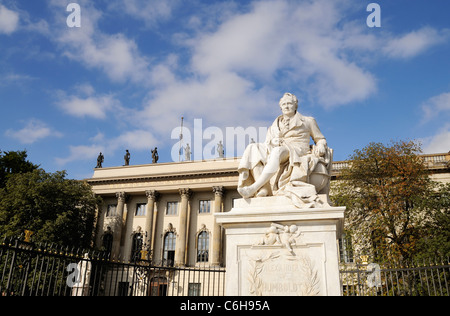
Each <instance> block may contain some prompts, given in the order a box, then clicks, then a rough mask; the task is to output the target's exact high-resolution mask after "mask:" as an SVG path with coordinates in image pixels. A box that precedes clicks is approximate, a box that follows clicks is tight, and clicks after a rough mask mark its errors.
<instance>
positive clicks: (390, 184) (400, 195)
mask: <svg viewBox="0 0 450 316" xmlns="http://www.w3.org/2000/svg"><path fill="white" fill-rule="evenodd" d="M420 153H421V148H420V145H418V144H417V143H416V142H414V141H399V142H392V143H391V144H390V145H389V146H385V145H383V144H381V143H371V144H369V145H368V146H367V147H365V148H364V149H362V150H356V151H355V152H354V154H353V155H352V156H351V157H350V163H349V166H348V167H347V168H344V169H343V170H342V171H341V175H340V176H339V178H338V180H339V181H336V182H335V184H334V187H333V192H334V193H333V197H332V198H333V200H334V202H335V203H336V204H337V205H345V206H347V214H346V231H347V233H348V234H350V235H351V236H352V239H353V242H354V243H355V244H356V247H357V250H358V251H360V252H365V253H372V254H373V255H374V256H375V257H376V259H377V260H383V259H387V258H390V259H392V258H394V259H400V260H402V259H409V258H411V257H412V256H413V255H415V254H417V253H418V252H420V251H422V250H423V248H424V246H425V245H426V244H429V243H430V239H429V238H428V241H427V240H426V239H427V235H425V234H426V233H429V232H430V231H431V230H432V229H433V228H432V227H434V229H437V228H439V229H441V231H440V232H443V234H441V233H440V232H436V231H435V234H434V235H435V236H433V238H442V239H447V243H448V228H449V227H448V224H449V222H448V215H449V214H448V207H449V198H448V187H447V191H445V190H446V188H445V186H442V185H440V184H438V183H436V182H434V181H432V180H431V179H430V178H429V175H428V173H427V170H426V168H425V165H424V162H423V160H422V158H421V157H420V155H419V154H420ZM442 226H443V227H442ZM442 228H443V230H442ZM445 229H446V231H447V236H445V233H444V230H445ZM436 235H439V237H436ZM438 248H439V249H438ZM435 251H436V252H442V251H448V248H447V250H445V249H442V247H437V248H436V249H435Z"/></svg>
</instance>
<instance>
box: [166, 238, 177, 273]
mask: <svg viewBox="0 0 450 316" xmlns="http://www.w3.org/2000/svg"><path fill="white" fill-rule="evenodd" d="M175 243H176V236H175V234H174V233H173V232H168V233H166V234H165V235H164V254H163V265H165V266H168V267H173V265H174V261H175Z"/></svg>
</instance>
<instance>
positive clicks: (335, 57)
mask: <svg viewBox="0 0 450 316" xmlns="http://www.w3.org/2000/svg"><path fill="white" fill-rule="evenodd" d="M342 3H345V1H333V2H331V1H313V2H301V3H298V2H290V1H282V0H277V1H259V2H253V4H252V5H251V6H250V7H249V10H247V11H246V12H239V11H235V12H234V14H230V12H229V11H228V13H227V14H228V15H227V16H228V18H227V19H225V20H224V21H221V22H220V23H218V24H217V26H216V27H208V28H207V31H203V32H202V31H200V30H198V29H197V33H196V34H195V36H194V37H192V36H191V37H189V35H187V34H184V35H183V36H178V37H177V41H178V43H179V44H180V43H181V44H184V45H186V46H188V47H189V48H190V49H191V52H192V56H191V58H190V61H189V64H188V70H189V72H190V73H192V74H194V75H192V77H179V76H177V71H178V70H179V69H180V68H181V67H184V69H186V66H185V65H182V66H180V67H177V65H164V64H161V65H159V66H158V67H155V68H154V69H153V71H152V75H151V76H150V78H151V80H152V84H153V85H154V86H156V88H155V90H154V91H152V92H151V93H150V94H149V100H148V101H147V102H146V104H145V105H144V109H143V111H142V112H141V113H139V119H140V120H141V121H142V122H143V123H144V124H148V125H147V126H151V127H152V128H154V129H155V130H157V131H158V132H159V133H162V132H163V133H165V134H166V135H168V134H169V132H170V130H171V129H173V128H174V127H176V126H178V125H179V119H180V117H181V116H183V115H185V117H186V116H189V117H190V118H191V119H192V118H203V119H205V120H206V121H207V123H208V124H214V125H215V126H219V127H224V126H238V125H244V124H245V126H250V125H253V126H265V125H268V124H269V123H270V122H267V121H263V120H264V118H267V117H268V116H269V115H270V116H273V115H276V114H277V113H279V111H278V106H277V102H278V99H279V98H280V97H281V95H282V94H283V93H284V92H286V91H285V90H290V92H294V93H298V92H300V94H305V95H306V96H307V97H308V98H309V99H311V100H314V101H315V102H316V103H319V104H320V105H321V106H324V107H333V106H339V105H343V104H347V103H350V102H354V101H360V100H364V99H366V98H367V97H369V96H370V95H371V94H372V93H374V92H375V91H376V80H375V78H374V76H373V75H372V74H371V73H369V72H368V71H366V70H364V68H363V67H362V66H361V65H358V64H357V63H356V62H351V61H349V59H348V58H346V53H347V51H348V50H350V49H351V50H352V51H355V50H363V51H366V50H367V49H368V48H367V46H363V47H360V46H358V45H355V43H357V41H356V40H354V38H360V37H361V34H362V32H363V31H362V30H356V31H355V29H354V28H352V29H351V30H352V31H344V30H342V29H341V28H339V27H337V25H338V24H339V23H341V22H342V21H341V19H342V15H341V13H342V12H341V10H340V5H341V4H342ZM349 29H350V28H349ZM351 43H353V46H351V47H350V48H349V46H350V45H352V44H351ZM300 96H301V95H299V97H300ZM249 118H252V119H253V121H249Z"/></svg>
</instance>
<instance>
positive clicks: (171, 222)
mask: <svg viewBox="0 0 450 316" xmlns="http://www.w3.org/2000/svg"><path fill="white" fill-rule="evenodd" d="M424 160H425V163H426V165H427V167H428V169H429V170H430V173H431V177H432V178H433V179H434V180H436V181H442V182H450V153H447V154H435V155H424ZM345 164H346V162H345V161H344V162H334V163H333V173H332V180H333V179H335V177H336V175H337V174H338V173H339V170H340V168H342V167H343V166H344V165H345ZM238 165H239V159H238V158H233V159H222V158H221V159H216V160H207V161H186V162H174V163H157V164H156V163H155V164H148V165H137V166H122V167H112V168H97V169H95V171H94V175H93V177H92V178H90V179H88V180H87V182H88V183H89V184H90V185H91V186H92V188H93V191H94V193H95V194H96V195H99V196H101V197H102V199H103V204H102V205H101V207H100V208H99V210H98V219H97V227H96V230H97V233H96V246H97V247H103V248H104V249H105V250H108V251H110V252H111V254H112V256H113V257H115V258H120V259H121V260H124V261H133V260H135V259H136V258H141V256H142V254H143V253H142V250H144V251H145V252H144V254H148V258H151V260H152V262H153V264H155V265H164V266H179V267H183V266H189V267H194V266H198V265H208V266H223V265H224V262H225V258H224V253H225V251H224V249H225V247H226V245H225V242H224V240H225V239H224V232H223V230H222V228H221V227H220V226H219V225H217V224H216V222H215V220H214V213H219V212H228V211H230V210H231V209H232V208H233V203H234V201H235V200H236V199H239V198H241V196H240V195H239V194H238V192H237V183H238V176H239V174H238V172H237V168H238ZM147 251H148V252H147Z"/></svg>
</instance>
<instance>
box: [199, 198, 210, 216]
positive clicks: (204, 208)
mask: <svg viewBox="0 0 450 316" xmlns="http://www.w3.org/2000/svg"><path fill="white" fill-rule="evenodd" d="M198 212H199V213H200V214H204V213H211V201H210V200H204V201H200V207H199V209H198Z"/></svg>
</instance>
